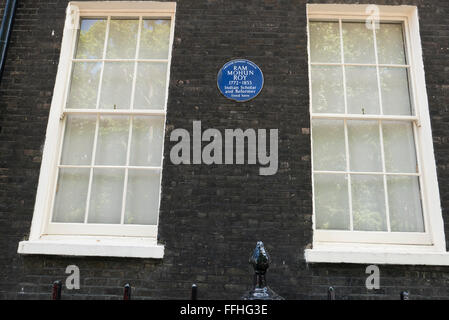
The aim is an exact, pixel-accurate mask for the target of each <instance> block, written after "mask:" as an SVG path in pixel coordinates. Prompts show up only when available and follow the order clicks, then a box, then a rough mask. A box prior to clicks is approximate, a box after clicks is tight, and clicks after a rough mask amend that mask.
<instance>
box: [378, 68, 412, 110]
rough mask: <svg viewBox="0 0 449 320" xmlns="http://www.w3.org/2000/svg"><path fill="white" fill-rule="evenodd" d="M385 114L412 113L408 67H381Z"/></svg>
mask: <svg viewBox="0 0 449 320" xmlns="http://www.w3.org/2000/svg"><path fill="white" fill-rule="evenodd" d="M379 74H380V85H381V88H382V106H383V111H384V114H394V115H411V114H412V111H411V104H410V92H409V86H408V75H407V69H406V68H379Z"/></svg>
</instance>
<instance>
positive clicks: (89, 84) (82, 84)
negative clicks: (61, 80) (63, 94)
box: [67, 62, 101, 109]
mask: <svg viewBox="0 0 449 320" xmlns="http://www.w3.org/2000/svg"><path fill="white" fill-rule="evenodd" d="M100 72H101V63H100V62H75V63H74V64H73V70H72V79H71V82H70V91H69V96H68V98H67V108H73V109H95V108H96V106H97V94H98V84H99V82H100Z"/></svg>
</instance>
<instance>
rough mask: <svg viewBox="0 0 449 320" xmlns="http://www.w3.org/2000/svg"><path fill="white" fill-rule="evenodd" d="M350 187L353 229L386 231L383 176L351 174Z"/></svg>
mask: <svg viewBox="0 0 449 320" xmlns="http://www.w3.org/2000/svg"><path fill="white" fill-rule="evenodd" d="M351 188H352V213H353V219H354V221H353V223H354V230H356V231H387V224H386V215H385V191H384V181H383V177H382V176H377V175H376V176H374V175H373V176H371V175H369V176H368V175H352V176H351Z"/></svg>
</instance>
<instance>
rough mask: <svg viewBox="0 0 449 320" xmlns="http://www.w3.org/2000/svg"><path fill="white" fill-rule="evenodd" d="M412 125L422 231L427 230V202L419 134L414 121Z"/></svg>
mask: <svg viewBox="0 0 449 320" xmlns="http://www.w3.org/2000/svg"><path fill="white" fill-rule="evenodd" d="M412 126H413V137H414V139H415V148H416V161H417V162H416V163H417V165H416V166H417V168H416V171H418V173H419V192H420V194H419V195H420V197H421V208H422V213H423V221H424V232H429V221H428V219H429V215H428V214H427V204H426V201H427V200H426V198H425V193H424V177H423V175H422V174H421V173H422V162H421V149H420V144H419V141H418V139H419V136H418V130H419V129H418V126H417V125H416V123H414V124H412Z"/></svg>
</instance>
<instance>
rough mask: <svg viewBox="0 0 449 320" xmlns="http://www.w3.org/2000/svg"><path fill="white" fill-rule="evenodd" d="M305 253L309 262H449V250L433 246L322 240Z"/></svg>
mask: <svg viewBox="0 0 449 320" xmlns="http://www.w3.org/2000/svg"><path fill="white" fill-rule="evenodd" d="M304 256H305V259H306V262H307V263H357V264H380V265H382V264H395V265H429V266H449V253H448V252H445V251H441V250H437V249H435V248H434V247H432V246H411V245H402V246H401V245H384V246H379V245H361V246H358V245H347V244H322V245H315V246H314V248H313V249H306V250H305V252H304Z"/></svg>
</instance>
